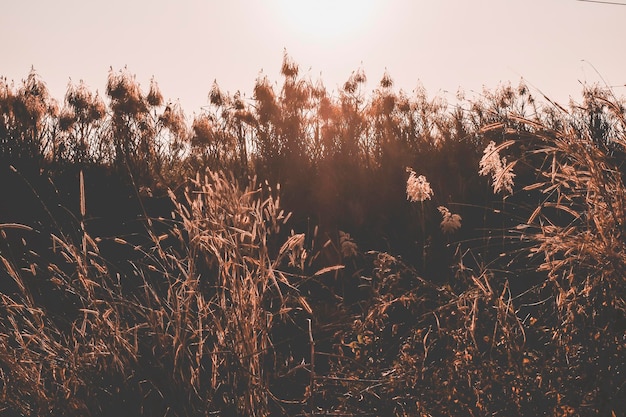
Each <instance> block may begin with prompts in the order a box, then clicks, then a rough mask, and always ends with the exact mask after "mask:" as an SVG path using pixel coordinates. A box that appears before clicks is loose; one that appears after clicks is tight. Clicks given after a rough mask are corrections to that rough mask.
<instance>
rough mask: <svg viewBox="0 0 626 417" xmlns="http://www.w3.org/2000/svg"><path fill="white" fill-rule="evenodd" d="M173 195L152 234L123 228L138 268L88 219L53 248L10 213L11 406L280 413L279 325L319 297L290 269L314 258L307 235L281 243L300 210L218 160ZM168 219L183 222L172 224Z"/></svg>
mask: <svg viewBox="0 0 626 417" xmlns="http://www.w3.org/2000/svg"><path fill="white" fill-rule="evenodd" d="M80 183H81V185H82V183H83V182H82V176H81V182H80ZM171 198H172V201H173V203H174V206H175V213H173V219H169V220H166V219H162V218H161V219H148V220H147V228H146V230H147V233H148V235H149V237H150V241H151V242H152V243H151V244H150V245H135V244H131V243H130V242H129V241H128V240H125V239H122V238H118V237H116V238H114V239H113V240H114V242H115V243H116V244H118V245H122V246H123V247H131V248H132V250H133V251H134V252H136V253H138V254H139V255H138V256H137V257H136V259H135V260H133V261H130V267H131V268H130V269H128V268H127V269H126V271H127V272H126V273H123V272H121V271H123V270H124V268H122V267H119V266H117V267H116V266H114V265H110V264H109V263H107V261H105V260H104V259H103V258H102V257H101V256H100V250H99V241H100V239H94V238H92V237H91V236H89V234H88V233H87V231H86V230H85V224H84V222H83V221H81V222H80V226H79V231H80V233H78V234H77V235H76V237H74V238H72V237H71V235H68V234H61V233H58V234H51V235H50V236H46V237H44V240H47V241H48V245H50V246H51V249H50V250H49V251H47V253H42V254H38V253H35V252H33V251H29V250H28V247H24V248H23V251H22V252H20V251H19V250H16V249H15V248H13V247H11V248H10V250H9V247H8V245H6V241H7V240H8V239H9V238H10V239H11V240H13V239H16V238H17V233H20V234H22V235H23V236H24V239H26V241H27V240H28V239H30V238H31V237H32V235H34V234H36V233H37V231H36V230H33V228H31V227H30V226H25V225H19V224H3V225H2V226H1V228H2V235H3V240H4V242H3V244H4V245H5V248H4V249H6V250H4V249H3V251H2V255H0V260H1V261H2V264H3V268H2V270H3V274H5V275H6V276H7V278H9V279H11V280H12V282H11V283H10V285H8V284H7V282H4V283H3V291H2V298H1V304H0V308H1V309H2V316H1V318H0V338H1V339H2V343H1V344H0V369H1V371H2V372H1V373H0V378H1V381H2V385H1V391H0V396H1V398H0V399H1V402H2V404H5V405H4V410H5V411H6V410H12V411H13V412H17V413H19V414H21V415H30V416H38V415H45V414H50V413H52V414H53V415H103V414H107V413H112V412H116V413H122V414H124V413H128V414H130V413H137V414H139V415H209V414H213V413H221V412H226V413H228V414H229V415H242V416H243V415H245V416H262V415H268V413H269V411H268V410H269V405H268V401H269V400H268V399H269V398H271V393H270V392H269V379H270V374H268V373H267V369H268V365H267V364H266V363H265V361H266V359H267V358H268V357H270V354H271V351H272V340H271V338H270V334H271V330H272V327H273V325H274V323H275V322H280V321H282V320H284V319H285V318H287V317H288V316H289V314H290V311H291V310H292V309H294V308H299V309H302V308H303V307H302V305H304V306H305V307H306V308H307V309H310V308H309V307H308V305H307V304H306V302H305V301H304V299H303V298H302V297H300V296H299V295H298V293H297V290H296V289H295V287H293V286H292V285H291V284H290V283H289V279H288V277H287V275H286V274H285V273H283V272H281V269H283V268H288V267H289V268H291V270H294V268H296V270H297V268H299V267H300V266H303V265H304V261H303V257H304V256H305V254H306V251H305V250H304V248H303V241H304V236H303V235H292V236H291V237H290V238H289V239H287V240H286V241H285V242H284V243H282V244H280V242H279V240H278V239H279V237H278V236H279V231H280V228H281V226H282V225H283V223H284V222H285V221H286V220H287V218H288V216H287V215H286V214H285V213H284V212H283V211H282V210H281V209H280V199H279V198H278V197H276V196H275V195H273V193H272V191H271V189H268V188H267V187H265V188H263V187H260V186H258V185H256V184H255V183H254V182H251V184H250V185H249V186H247V187H245V188H241V189H240V188H239V186H238V185H237V184H236V183H235V182H234V181H233V180H232V179H231V178H228V177H227V176H225V175H224V174H219V173H207V174H206V175H204V176H200V175H198V176H197V177H196V178H195V179H194V180H193V181H191V182H190V183H189V186H188V187H187V188H186V189H185V192H184V195H183V196H182V199H180V198H179V197H176V196H174V193H171ZM81 200H82V201H81V205H80V206H81V215H82V216H84V215H85V214H86V209H85V201H84V193H81ZM157 221H158V222H168V223H170V226H169V227H167V228H165V230H166V232H165V233H163V234H160V235H159V234H157V232H156V230H159V227H157V224H156V222H157ZM161 229H162V228H161ZM9 234H11V236H9ZM26 241H25V242H24V243H25V244H26ZM26 245H27V244H26ZM12 255H13V256H12ZM289 264H291V266H289ZM302 303H304V304H302ZM125 403H126V404H125Z"/></svg>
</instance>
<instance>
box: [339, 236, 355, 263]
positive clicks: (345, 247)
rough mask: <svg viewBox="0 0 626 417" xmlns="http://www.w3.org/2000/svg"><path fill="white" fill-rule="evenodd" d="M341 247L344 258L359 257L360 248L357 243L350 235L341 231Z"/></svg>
mask: <svg viewBox="0 0 626 417" xmlns="http://www.w3.org/2000/svg"><path fill="white" fill-rule="evenodd" d="M339 246H340V247H341V254H342V255H343V257H344V258H353V257H355V256H357V251H358V247H357V245H356V243H354V239H352V236H350V233H346V232H343V231H341V230H340V231H339Z"/></svg>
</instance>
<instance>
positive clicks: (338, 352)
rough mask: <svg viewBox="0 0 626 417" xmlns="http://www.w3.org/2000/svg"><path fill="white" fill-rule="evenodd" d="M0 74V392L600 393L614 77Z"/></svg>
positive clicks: (549, 410)
mask: <svg viewBox="0 0 626 417" xmlns="http://www.w3.org/2000/svg"><path fill="white" fill-rule="evenodd" d="M282 75H283V80H282V86H281V87H280V88H278V87H275V86H274V85H273V84H272V83H271V82H270V81H269V80H268V79H267V78H260V79H258V80H257V82H256V85H255V87H254V91H253V94H252V97H251V98H246V97H245V96H244V95H243V94H241V93H239V92H237V93H235V94H230V93H224V92H223V91H221V90H220V88H219V86H218V85H217V84H214V86H213V88H212V89H211V91H210V92H209V97H208V98H209V102H210V106H208V107H207V108H206V109H204V110H202V111H201V112H200V113H199V114H198V115H196V116H194V117H193V120H188V119H187V118H186V117H185V115H184V114H183V111H182V109H181V108H180V106H178V105H177V104H176V103H165V102H164V100H163V97H162V95H161V93H160V92H159V89H158V86H157V84H156V82H155V81H152V82H151V83H150V86H149V88H148V90H147V91H144V90H142V89H141V87H140V85H139V84H138V83H137V82H136V80H135V79H134V77H133V76H132V75H131V74H130V73H129V72H128V71H127V70H122V71H119V72H113V71H112V72H111V73H109V77H108V82H107V86H106V91H105V96H104V97H101V96H100V95H99V94H98V93H93V92H91V91H89V90H88V88H87V87H86V86H85V85H84V84H82V83H79V84H70V85H69V86H68V90H67V94H66V96H65V98H64V101H63V103H61V104H59V103H57V102H56V101H55V100H54V99H52V98H51V97H49V95H48V92H47V89H46V86H45V84H44V83H43V81H42V80H40V79H39V77H38V76H37V74H36V73H35V72H31V73H30V74H29V75H28V77H27V78H26V79H25V80H24V81H23V82H22V83H21V84H20V85H17V86H16V85H13V84H10V83H8V82H7V80H0V171H1V172H0V178H1V179H2V181H1V185H0V187H2V189H1V190H0V192H1V193H2V194H1V195H2V196H3V197H2V198H1V199H0V261H1V263H0V415H1V416H5V415H6V416H40V415H48V414H49V415H55V416H57V415H58V416H108V415H123V416H124V415H128V416H139V415H145V416H196V415H206V416H209V415H224V416H231V415H238V416H268V415H272V416H273V415H277V416H281V415H282V416H297V415H303V416H309V415H310V416H313V415H331V416H332V415H335V416H339V415H341V416H357V415H359V416H360V415H372V416H374V415H375V416H387V415H388V416H415V415H418V416H449V415H473V416H482V415H507V416H537V415H548V416H574V415H583V416H586V415H589V416H592V415H593V416H595V415H602V416H618V415H623V414H622V413H623V406H622V405H623V404H624V403H625V402H626V393H625V391H626V387H625V385H626V377H625V375H626V369H625V365H624V356H625V348H626V301H625V300H626V293H625V286H626V281H625V280H624V276H625V274H626V255H624V254H625V253H626V238H625V233H626V206H625V204H624V201H626V186H625V184H624V180H623V176H624V174H625V172H626V170H625V167H624V166H623V161H624V160H625V158H624V157H625V152H626V118H625V117H626V116H625V115H626V109H625V107H624V101H623V100H622V99H620V98H617V97H615V96H614V95H613V93H612V92H611V91H610V90H608V89H603V88H601V87H598V86H593V87H586V88H585V89H584V100H583V102H582V103H574V102H572V103H570V105H569V106H568V107H567V108H565V107H562V106H561V105H559V104H557V103H554V102H552V101H550V100H549V99H548V98H546V97H543V96H541V95H540V97H539V98H536V97H535V96H534V94H533V93H532V92H531V91H529V90H528V88H526V87H525V86H524V85H523V84H521V85H520V86H519V87H517V88H513V87H511V86H510V85H505V86H502V87H501V88H499V89H498V90H496V91H484V92H483V93H482V95H480V96H479V97H478V98H471V99H470V98H465V97H462V96H459V98H458V102H457V103H455V104H454V105H453V104H450V103H447V102H446V101H445V100H443V99H441V98H429V97H428V96H427V95H426V93H425V91H423V90H421V89H417V90H416V91H414V92H413V93H411V94H409V93H406V92H403V91H399V92H398V91H396V90H394V88H393V81H392V79H391V77H390V76H389V75H385V76H384V77H383V79H382V80H381V81H380V83H379V84H378V86H377V87H376V88H375V89H374V90H373V91H371V92H367V90H366V88H367V87H366V85H367V84H366V76H365V74H364V73H363V71H361V70H358V71H355V72H354V73H353V74H352V75H351V76H350V77H349V78H348V80H347V81H346V83H345V84H344V86H343V88H342V89H341V90H340V91H338V92H329V91H327V89H326V88H325V87H324V85H323V84H322V83H321V81H318V82H313V81H311V80H308V79H307V78H306V77H303V76H301V75H300V73H299V69H298V66H297V64H295V63H294V62H292V61H291V60H290V58H289V57H288V56H285V59H284V61H283V67H282Z"/></svg>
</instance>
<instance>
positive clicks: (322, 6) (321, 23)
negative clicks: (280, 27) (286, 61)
mask: <svg viewBox="0 0 626 417" xmlns="http://www.w3.org/2000/svg"><path fill="white" fill-rule="evenodd" d="M275 5H276V7H277V9H278V10H277V12H278V15H279V16H280V18H281V20H283V21H284V23H285V24H286V25H287V26H288V27H289V30H291V31H293V32H294V34H298V35H300V36H303V37H304V38H305V39H306V40H311V41H319V40H339V39H341V38H347V37H349V36H354V35H355V34H356V33H357V32H359V31H360V30H363V29H367V28H368V26H369V25H370V24H371V21H372V18H373V16H374V14H375V13H374V12H375V10H376V8H377V6H379V5H380V0H278V1H277V2H276V3H275Z"/></svg>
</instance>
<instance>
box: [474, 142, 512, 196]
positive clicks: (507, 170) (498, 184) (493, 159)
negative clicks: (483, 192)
mask: <svg viewBox="0 0 626 417" xmlns="http://www.w3.org/2000/svg"><path fill="white" fill-rule="evenodd" d="M503 145H506V144H503ZM503 145H500V146H496V143H495V142H494V141H491V142H489V145H487V147H486V148H485V150H484V151H483V157H482V158H481V159H480V171H478V173H479V174H480V175H490V174H491V179H492V185H493V192H494V193H496V194H497V193H499V192H502V191H506V192H507V193H509V194H512V193H513V185H514V182H513V178H515V173H513V170H512V167H513V164H509V165H507V163H506V158H500V153H499V151H500V149H502V148H503V147H504V146H503Z"/></svg>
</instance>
